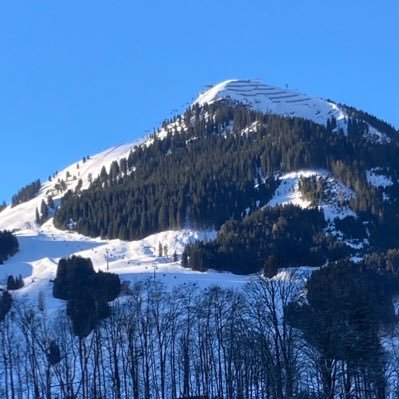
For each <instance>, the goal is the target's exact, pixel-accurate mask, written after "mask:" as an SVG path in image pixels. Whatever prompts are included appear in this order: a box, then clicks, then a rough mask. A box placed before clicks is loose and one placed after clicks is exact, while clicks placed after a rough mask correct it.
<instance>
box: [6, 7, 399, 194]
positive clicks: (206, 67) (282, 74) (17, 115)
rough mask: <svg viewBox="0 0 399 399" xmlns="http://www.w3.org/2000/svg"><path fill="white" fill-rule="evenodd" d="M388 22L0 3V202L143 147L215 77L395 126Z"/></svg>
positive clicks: (217, 10)
mask: <svg viewBox="0 0 399 399" xmlns="http://www.w3.org/2000/svg"><path fill="white" fill-rule="evenodd" d="M398 15H399V2H398V0H380V1H375V0H362V1H360V0H359V1H357V0H353V1H349V0H335V1H333V2H330V1H322V0H275V1H268V0H247V1H243V0H201V1H192V0H169V1H164V0H157V1H155V0H152V1H151V0H149V1H134V0H117V1H111V0H107V1H105V0H79V1H77V0H68V1H67V0H63V1H61V0H43V1H36V0H30V1H20V0H12V1H5V2H2V3H1V4H0V135H1V136H0V137H1V153H0V179H1V180H0V181H1V183H0V200H2V199H5V200H6V201H9V199H10V197H11V195H12V194H13V193H15V192H16V191H17V190H18V189H19V188H20V187H21V186H22V185H24V184H26V183H29V182H31V181H32V180H34V179H36V178H41V179H46V178H47V177H48V176H49V175H50V174H51V173H52V172H54V171H55V170H60V169H62V168H63V167H65V166H67V165H68V164H69V163H72V162H74V161H76V160H79V159H81V158H82V157H83V156H85V155H91V154H95V153H97V152H99V151H101V150H103V149H106V148H108V147H110V146H113V145H116V144H120V143H124V142H129V141H132V140H134V139H136V138H138V137H141V136H143V135H144V134H145V132H146V131H147V130H152V129H153V128H155V127H158V125H159V123H160V121H162V120H163V119H165V118H168V117H169V116H170V113H171V111H172V110H174V109H178V110H182V108H183V107H184V105H185V104H186V103H187V102H189V101H191V100H192V98H193V97H194V96H195V95H196V93H197V92H198V91H199V90H200V89H202V88H203V86H205V85H206V84H211V83H216V82H218V81H221V80H225V79H229V78H261V79H262V80H263V81H264V82H266V83H269V84H274V85H285V84H288V85H289V87H290V88H292V89H298V90H299V91H302V92H305V93H308V94H312V95H316V96H320V97H325V98H331V99H334V100H336V101H339V102H344V103H347V104H350V105H353V106H356V107H358V108H360V109H364V110H367V111H368V112H371V113H373V114H375V115H377V116H379V117H381V118H383V119H384V120H386V121H388V122H390V123H391V124H393V125H395V126H396V127H399V107H398V93H399V79H398V72H399V24H398V21H397V19H398Z"/></svg>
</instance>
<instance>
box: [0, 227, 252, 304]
mask: <svg viewBox="0 0 399 399" xmlns="http://www.w3.org/2000/svg"><path fill="white" fill-rule="evenodd" d="M215 234H216V233H215V232H214V231H196V230H192V229H183V230H179V231H165V232H162V233H158V234H154V235H151V236H148V237H146V238H145V239H143V240H139V241H132V242H126V241H120V240H109V241H107V240H101V239H99V238H98V239H92V238H88V237H84V236H82V235H80V234H77V233H70V232H63V231H59V230H57V229H55V228H54V227H53V225H52V220H49V221H48V222H47V223H46V224H45V225H43V226H42V228H40V229H32V230H30V231H29V230H24V231H23V232H22V233H17V237H18V241H19V243H20V250H19V252H18V253H17V254H16V255H15V256H13V257H12V258H10V259H9V260H8V261H6V262H5V264H4V265H0V282H2V283H3V284H4V283H5V280H6V278H7V276H8V275H14V276H17V275H19V274H21V275H22V277H23V278H24V283H25V286H24V287H23V288H22V289H20V290H18V291H16V292H15V294H16V295H18V296H24V295H28V297H29V300H31V301H36V298H37V296H38V295H39V293H40V292H41V294H40V295H42V296H44V298H45V300H46V307H47V309H49V310H50V309H57V308H58V307H59V306H61V305H63V304H64V301H60V300H57V299H54V298H53V297H52V286H53V284H52V280H53V279H54V278H55V273H56V270H57V263H58V260H59V259H60V258H61V257H65V256H71V255H80V256H83V257H88V258H90V259H91V260H92V262H93V265H94V268H95V269H96V270H102V271H107V270H109V271H110V272H113V273H117V274H118V275H119V276H120V279H121V281H122V282H123V281H129V282H131V283H134V282H135V281H137V280H139V279H147V278H149V277H152V278H156V279H158V280H160V281H162V282H163V283H165V285H166V286H168V287H173V286H177V285H184V284H195V285H197V286H198V287H206V286H209V285H213V284H218V285H220V286H222V287H231V288H233V287H239V286H242V284H243V283H244V282H245V281H247V280H248V279H249V277H243V276H236V275H233V274H230V273H218V272H213V271H209V272H206V273H200V272H195V271H192V270H190V269H185V268H183V267H181V266H180V255H181V253H182V251H183V249H184V246H185V245H186V244H188V243H189V242H193V241H195V240H205V241H206V240H208V239H213V238H214V237H215ZM159 244H161V245H162V247H163V248H164V247H167V254H166V256H159V252H158V251H159V249H158V248H159ZM175 252H176V254H177V257H178V259H177V261H174V259H173V255H174V253H175Z"/></svg>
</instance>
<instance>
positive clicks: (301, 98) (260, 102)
mask: <svg viewBox="0 0 399 399" xmlns="http://www.w3.org/2000/svg"><path fill="white" fill-rule="evenodd" d="M223 99H224V100H231V101H234V102H238V103H242V104H244V105H246V106H248V107H250V108H252V109H255V110H257V111H261V112H265V113H266V112H271V113H273V114H277V115H282V116H291V117H299V118H305V119H309V120H312V121H313V122H315V123H319V124H322V125H325V124H326V123H327V120H328V119H329V118H332V117H333V118H335V119H336V120H337V123H338V126H339V127H342V128H343V129H344V130H345V131H346V126H345V125H346V119H347V115H346V114H345V112H344V111H343V110H342V109H341V108H340V107H339V106H338V105H337V104H335V103H333V102H330V101H326V100H323V99H321V98H317V97H312V96H308V95H306V94H301V93H297V92H294V91H291V90H288V89H282V88H279V87H275V86H271V85H268V84H265V83H262V82H261V81H260V80H226V81H224V82H221V83H219V84H217V85H215V86H212V87H210V88H208V89H207V90H206V91H204V92H202V93H201V94H200V95H199V96H198V98H197V99H196V100H195V101H194V104H199V105H204V104H212V103H214V102H216V101H219V100H223Z"/></svg>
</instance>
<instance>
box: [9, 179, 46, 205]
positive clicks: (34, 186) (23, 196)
mask: <svg viewBox="0 0 399 399" xmlns="http://www.w3.org/2000/svg"><path fill="white" fill-rule="evenodd" d="M40 186H41V183H40V180H39V179H38V180H35V181H34V182H32V183H30V184H27V185H26V186H24V187H22V188H21V189H20V190H19V191H18V192H17V193H16V194H14V195H13V196H12V199H11V206H16V205H19V204H21V203H23V202H26V201H29V200H30V199H32V198H34V197H35V196H36V194H37V193H38V192H39V190H40Z"/></svg>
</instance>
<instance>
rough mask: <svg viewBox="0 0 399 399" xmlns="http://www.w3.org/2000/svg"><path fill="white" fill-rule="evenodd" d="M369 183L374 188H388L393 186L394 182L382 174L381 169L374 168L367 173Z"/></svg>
mask: <svg viewBox="0 0 399 399" xmlns="http://www.w3.org/2000/svg"><path fill="white" fill-rule="evenodd" d="M366 175H367V181H368V182H369V184H371V185H372V186H374V187H376V188H379V187H382V188H386V187H389V186H392V184H393V181H392V180H391V179H390V178H389V177H388V176H385V175H384V174H383V173H382V170H381V169H380V168H373V169H371V170H367V171H366Z"/></svg>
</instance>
